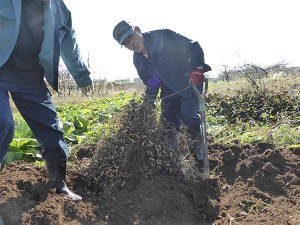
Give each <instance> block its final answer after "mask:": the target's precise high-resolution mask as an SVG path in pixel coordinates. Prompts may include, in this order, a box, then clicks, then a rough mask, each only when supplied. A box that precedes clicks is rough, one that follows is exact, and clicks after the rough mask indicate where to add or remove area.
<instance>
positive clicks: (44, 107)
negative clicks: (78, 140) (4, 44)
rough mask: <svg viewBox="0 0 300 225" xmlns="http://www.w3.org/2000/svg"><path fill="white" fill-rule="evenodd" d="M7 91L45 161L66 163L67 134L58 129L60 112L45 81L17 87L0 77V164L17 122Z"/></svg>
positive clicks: (15, 84) (67, 152)
mask: <svg viewBox="0 0 300 225" xmlns="http://www.w3.org/2000/svg"><path fill="white" fill-rule="evenodd" d="M8 92H9V93H10V95H11V97H12V99H13V101H14V103H15V105H16V107H17V108H18V110H19V112H20V114H21V116H22V117H23V118H24V119H25V121H26V123H27V124H28V126H29V127H30V129H31V131H32V133H33V134H34V136H35V138H36V139H37V141H38V142H39V144H40V146H41V148H42V152H41V153H42V156H43V158H44V159H45V161H46V162H49V163H58V162H64V161H66V159H67V157H68V154H69V150H68V147H67V144H66V142H65V140H64V138H63V135H64V132H63V131H62V130H60V129H59V119H58V116H57V112H56V110H55V108H54V105H53V101H52V99H51V94H50V93H49V91H48V88H47V87H46V84H45V82H44V81H43V80H41V81H37V82H34V83H31V84H18V83H15V82H12V81H10V80H8V79H7V78H5V77H3V76H0V163H1V162H2V161H3V160H4V158H5V156H6V154H7V151H8V148H9V144H10V143H11V141H12V140H13V137H14V120H13V115H12V111H11V108H10V104H9V94H8Z"/></svg>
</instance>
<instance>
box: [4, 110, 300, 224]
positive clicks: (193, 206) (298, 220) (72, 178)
mask: <svg viewBox="0 0 300 225" xmlns="http://www.w3.org/2000/svg"><path fill="white" fill-rule="evenodd" d="M129 115H130V116H131V117H130V118H129V117H128V116H129ZM134 115H136V114H135V113H134V112H133V111H130V110H129V111H128V114H127V116H125V120H123V121H122V120H120V121H119V122H121V123H122V125H123V126H122V127H123V128H122V129H119V130H118V129H114V130H115V132H113V133H112V135H111V136H109V137H105V138H104V139H103V140H101V141H99V142H97V143H91V144H87V145H82V146H80V147H79V148H78V149H77V157H73V158H72V159H70V161H69V163H68V168H67V184H68V186H69V187H70V189H72V190H73V191H74V192H76V193H77V194H79V195H81V196H82V197H83V200H82V201H79V202H72V201H71V200H70V199H68V198H66V197H65V196H64V195H62V194H58V193H55V189H54V188H52V187H51V185H50V184H49V181H48V179H47V175H46V171H45V168H44V166H38V165H37V164H35V163H25V162H21V161H18V162H14V163H12V164H10V165H6V166H5V167H4V168H3V170H2V171H1V172H0V178H1V179H0V216H1V218H2V220H3V222H4V224H5V225H18V224H39V225H41V224H59V225H77V224H86V225H96V224H97V225H100V224H101V225H104V224H108V225H123V224H124V225H127V224H128V225H129V224H133V225H137V224H139V225H196V224H197V225H206V224H211V225H213V224H215V225H227V224H228V225H231V224H232V225H233V224H243V225H244V224H246V225H247V224H255V225H259V224H264V225H271V224H273V225H297V224H300V188H299V184H300V182H299V175H300V170H299V165H300V160H299V154H300V149H297V148H276V147H275V146H273V145H272V144H271V143H265V142H260V143H258V144H256V145H255V146H253V145H251V144H245V143H239V142H238V141H235V142H234V143H231V144H223V143H217V142H215V141H214V139H213V138H212V137H209V138H208V143H209V144H208V149H209V162H210V175H211V177H210V178H209V179H208V180H204V181H203V180H201V174H202V173H203V170H202V169H201V167H202V165H201V163H200V164H199V163H198V162H197V161H195V160H194V158H193V156H192V154H191V155H189V156H187V155H188V154H187V153H186V151H182V149H185V147H184V143H185V142H184V140H185V139H183V138H182V136H180V137H177V139H176V140H177V142H178V141H179V144H178V145H174V142H173V141H172V142H171V143H166V140H170V139H172V138H170V137H172V135H171V136H170V134H160V133H159V132H158V130H157V128H155V127H154V128H149V129H150V130H148V129H146V130H141V127H142V126H141V125H139V124H138V123H137V121H136V120H135V119H137V118H135V117H134ZM131 120H132V121H134V122H133V123H130V124H129V123H128V122H129V121H131ZM150 120H151V119H150ZM151 123H153V121H152V122H151ZM143 125H145V126H147V124H143ZM143 127H144V126H143ZM138 129H139V130H138ZM151 129H152V130H151ZM153 129H156V130H153ZM129 131H131V133H129ZM143 132H145V133H143ZM133 134H135V135H136V136H138V137H136V139H134V136H133ZM137 134H138V135H137ZM150 134H153V136H150ZM167 136H168V138H166V139H163V140H162V139H159V138H163V137H167ZM124 137H126V138H124ZM145 140H147V142H145ZM172 144H173V145H172ZM116 146H117V147H116ZM168 149H171V150H170V151H168ZM174 149H177V150H178V149H179V151H177V150H176V151H174ZM176 159H177V160H176ZM141 162H142V163H141ZM0 223H1V222H0Z"/></svg>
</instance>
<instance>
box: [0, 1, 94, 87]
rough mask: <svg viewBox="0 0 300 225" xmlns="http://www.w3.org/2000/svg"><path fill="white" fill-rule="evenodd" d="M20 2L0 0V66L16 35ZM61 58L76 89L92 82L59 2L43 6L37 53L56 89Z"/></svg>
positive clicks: (49, 2)
mask: <svg viewBox="0 0 300 225" xmlns="http://www.w3.org/2000/svg"><path fill="white" fill-rule="evenodd" d="M21 4H22V0H0V67H1V66H2V65H3V64H4V63H5V62H6V61H7V60H8V58H9V57H10V54H11V53H12V51H13V49H14V47H15V45H16V42H17V38H18V34H19V29H20V18H21V9H22V5H21ZM60 56H61V57H62V59H63V61H64V63H65V64H66V66H67V68H68V70H69V71H70V73H71V75H72V76H73V78H74V80H75V82H76V83H77V85H78V86H79V87H84V86H87V85H89V84H91V83H92V80H91V78H90V72H89V70H88V69H87V67H86V66H85V64H84V62H83V60H82V58H81V56H80V53H79V48H78V45H77V42H76V37H75V32H74V29H73V27H72V19H71V13H70V11H69V10H68V9H67V7H66V5H65V4H64V2H63V1H62V0H47V1H46V2H45V3H44V39H43V43H42V46H41V52H40V54H39V59H40V64H41V66H42V67H43V69H44V76H45V78H46V80H47V81H48V83H49V84H50V85H51V86H52V87H53V89H54V90H56V91H57V90H58V62H59V57H60Z"/></svg>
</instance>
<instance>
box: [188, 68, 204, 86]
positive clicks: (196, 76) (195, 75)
mask: <svg viewBox="0 0 300 225" xmlns="http://www.w3.org/2000/svg"><path fill="white" fill-rule="evenodd" d="M190 79H191V80H192V82H193V83H194V84H195V85H200V84H202V83H203V81H204V72H203V69H202V67H197V68H196V69H194V70H193V71H192V72H191V73H190Z"/></svg>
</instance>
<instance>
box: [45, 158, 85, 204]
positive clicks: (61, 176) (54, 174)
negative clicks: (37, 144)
mask: <svg viewBox="0 0 300 225" xmlns="http://www.w3.org/2000/svg"><path fill="white" fill-rule="evenodd" d="M66 168H67V164H66V162H63V163H48V162H46V171H47V174H48V177H49V180H50V182H51V184H52V186H53V187H55V188H56V190H57V192H58V193H63V194H66V195H68V196H69V197H71V198H72V201H80V200H82V197H81V196H79V195H77V194H75V193H74V192H72V191H70V189H69V188H68V187H67V184H66Z"/></svg>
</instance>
